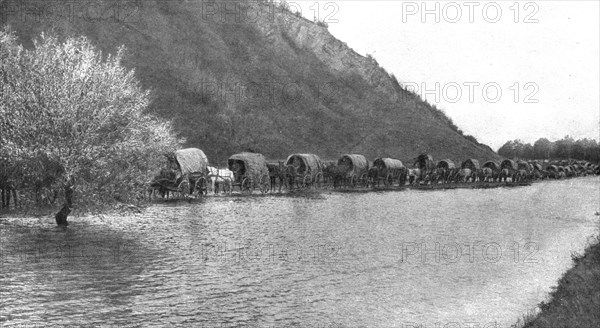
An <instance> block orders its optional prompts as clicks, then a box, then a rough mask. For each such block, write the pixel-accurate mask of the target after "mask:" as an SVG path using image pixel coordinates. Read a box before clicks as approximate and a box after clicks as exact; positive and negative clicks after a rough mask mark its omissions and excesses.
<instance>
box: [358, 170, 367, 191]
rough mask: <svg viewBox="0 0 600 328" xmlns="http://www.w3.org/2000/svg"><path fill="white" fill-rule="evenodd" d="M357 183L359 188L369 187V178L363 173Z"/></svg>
mask: <svg viewBox="0 0 600 328" xmlns="http://www.w3.org/2000/svg"><path fill="white" fill-rule="evenodd" d="M358 182H359V183H360V186H361V187H365V188H366V187H368V186H369V176H368V175H367V174H366V173H363V174H362V175H361V176H360V179H359V180H358Z"/></svg>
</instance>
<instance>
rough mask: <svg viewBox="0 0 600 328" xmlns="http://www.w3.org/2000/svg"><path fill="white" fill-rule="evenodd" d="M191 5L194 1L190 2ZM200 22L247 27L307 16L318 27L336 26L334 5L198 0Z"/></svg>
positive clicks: (325, 3)
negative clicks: (288, 17)
mask: <svg viewBox="0 0 600 328" xmlns="http://www.w3.org/2000/svg"><path fill="white" fill-rule="evenodd" d="M190 2H193V1H190ZM200 3H201V8H202V20H203V21H205V22H209V23H218V24H250V23H256V22H258V21H259V20H267V21H271V22H273V21H275V19H276V17H277V16H278V15H280V16H282V17H283V18H287V16H295V17H303V16H305V17H308V18H311V19H313V20H314V21H315V22H316V23H319V24H325V25H328V24H332V23H338V22H339V20H338V19H337V13H338V12H339V10H340V9H339V6H338V4H337V3H336V2H316V1H315V2H308V1H300V2H293V1H285V0H282V1H259V0H250V1H239V0H238V1H210V0H200Z"/></svg>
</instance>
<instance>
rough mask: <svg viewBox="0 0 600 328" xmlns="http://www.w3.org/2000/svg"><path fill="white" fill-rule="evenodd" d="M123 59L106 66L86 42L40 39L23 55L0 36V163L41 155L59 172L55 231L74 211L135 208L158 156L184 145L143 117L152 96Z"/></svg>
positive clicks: (7, 36) (6, 35) (164, 126)
mask: <svg viewBox="0 0 600 328" xmlns="http://www.w3.org/2000/svg"><path fill="white" fill-rule="evenodd" d="M123 54H124V48H120V49H118V50H117V52H116V54H114V55H108V56H106V57H105V59H103V56H102V53H101V52H100V51H98V50H97V49H96V48H95V47H94V46H93V45H92V44H91V43H90V42H89V41H88V40H87V39H86V38H85V37H80V38H67V39H65V40H60V39H59V38H58V37H56V36H53V35H45V34H42V35H41V36H40V37H39V38H38V39H37V40H34V45H33V48H32V49H25V48H23V47H22V46H21V45H19V44H18V43H17V40H16V37H15V36H14V35H13V34H12V33H11V32H10V31H8V30H6V29H5V30H3V31H0V90H1V91H2V92H1V93H0V131H2V133H0V156H4V157H7V158H10V159H12V160H14V161H25V162H27V161H29V162H35V161H36V160H37V159H39V158H40V157H41V156H42V157H44V158H45V159H47V160H50V161H53V162H55V163H56V164H57V165H59V166H60V168H61V169H60V170H58V172H60V177H58V179H57V180H58V184H59V185H60V187H61V189H62V193H61V194H63V195H64V202H63V205H62V208H61V210H60V211H59V212H58V213H57V214H56V216H55V218H56V222H57V224H59V225H67V224H68V223H67V217H68V215H69V214H70V213H71V211H72V209H73V207H74V206H75V205H76V204H77V205H78V206H80V207H81V208H82V210H83V209H86V208H88V209H89V208H98V207H102V208H104V207H105V206H107V205H109V206H110V205H111V204H116V203H119V202H128V203H130V202H136V201H138V200H139V199H140V197H142V196H143V193H144V189H145V185H146V183H147V179H148V177H149V176H150V174H151V172H153V171H156V170H157V169H158V168H159V166H160V164H161V160H162V158H163V154H164V153H167V152H170V151H173V149H176V148H178V146H179V145H180V144H181V142H182V140H178V139H177V138H176V137H175V134H174V133H173V131H172V129H171V126H170V124H168V123H166V122H163V121H161V120H159V119H157V118H155V117H153V116H151V115H149V114H146V113H145V110H146V108H147V106H148V103H149V91H146V90H143V89H142V88H141V87H140V85H139V83H138V81H137V80H136V78H135V76H134V72H133V71H132V70H127V69H126V68H125V67H123V66H122V64H121V62H122V58H123ZM28 167H36V166H35V165H31V166H28ZM29 173H31V174H38V175H39V174H41V173H43V172H29ZM75 200H77V201H75Z"/></svg>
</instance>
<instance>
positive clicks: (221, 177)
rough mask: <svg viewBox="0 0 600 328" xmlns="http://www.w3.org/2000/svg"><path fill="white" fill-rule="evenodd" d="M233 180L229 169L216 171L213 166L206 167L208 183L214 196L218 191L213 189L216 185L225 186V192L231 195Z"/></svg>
mask: <svg viewBox="0 0 600 328" xmlns="http://www.w3.org/2000/svg"><path fill="white" fill-rule="evenodd" d="M234 179H235V177H234V174H233V171H231V170H229V169H218V168H216V167H213V166H209V167H208V180H209V181H210V186H211V190H212V191H213V192H214V193H215V194H216V193H217V192H218V190H217V189H215V184H216V183H218V184H219V185H221V184H225V185H226V186H227V188H228V189H227V191H229V193H231V191H232V190H233V181H234Z"/></svg>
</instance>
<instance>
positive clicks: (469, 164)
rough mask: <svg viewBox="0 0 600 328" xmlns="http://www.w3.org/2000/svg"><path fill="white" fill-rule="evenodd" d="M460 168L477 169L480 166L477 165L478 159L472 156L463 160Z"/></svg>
mask: <svg viewBox="0 0 600 328" xmlns="http://www.w3.org/2000/svg"><path fill="white" fill-rule="evenodd" d="M460 168H461V169H464V168H467V169H471V170H479V169H480V168H481V167H480V166H479V161H478V160H476V159H474V158H469V159H468V160H466V161H464V162H463V163H462V165H461V166H460Z"/></svg>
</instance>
